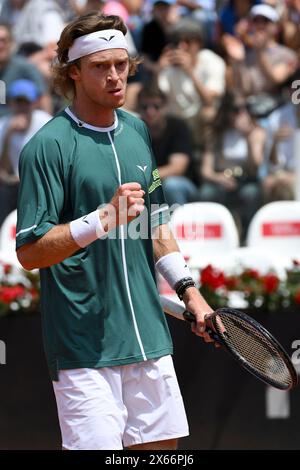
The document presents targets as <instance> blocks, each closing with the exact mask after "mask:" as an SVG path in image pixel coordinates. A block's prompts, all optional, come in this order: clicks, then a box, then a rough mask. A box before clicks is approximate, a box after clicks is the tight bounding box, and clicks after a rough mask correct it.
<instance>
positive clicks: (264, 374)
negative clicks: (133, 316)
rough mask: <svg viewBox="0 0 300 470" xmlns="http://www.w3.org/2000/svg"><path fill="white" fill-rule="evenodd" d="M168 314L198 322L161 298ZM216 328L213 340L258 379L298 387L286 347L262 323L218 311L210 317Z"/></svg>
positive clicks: (211, 332) (234, 312) (237, 313)
mask: <svg viewBox="0 0 300 470" xmlns="http://www.w3.org/2000/svg"><path fill="white" fill-rule="evenodd" d="M160 299H161V304H162V307H163V310H164V312H165V313H168V314H169V315H172V316H173V317H175V318H177V319H179V320H185V321H187V322H190V323H192V322H195V316H194V314H193V313H191V312H188V311H187V310H185V307H184V306H183V305H182V304H179V303H178V302H175V301H174V300H171V299H169V298H167V297H164V296H162V295H161V296H160ZM206 320H209V322H210V324H211V325H212V328H213V329H207V330H206V331H207V333H209V335H210V337H211V338H212V339H214V340H215V341H216V342H218V343H219V344H221V345H222V346H224V348H225V350H226V351H227V352H228V353H230V354H231V356H232V357H233V358H234V359H235V360H237V361H238V363H239V364H240V365H241V366H242V367H244V368H245V369H246V370H248V371H249V372H251V373H252V374H253V375H254V376H255V377H256V378H258V379H260V380H262V381H263V382H265V383H266V384H268V385H272V387H275V388H278V389H280V390H291V389H292V388H294V387H295V386H296V385H297V382H298V377H297V373H296V371H295V368H294V366H293V364H292V362H291V360H290V358H289V356H288V354H287V353H286V351H285V350H284V349H283V347H282V346H281V345H280V344H279V342H278V341H277V340H276V339H275V338H274V337H273V336H272V335H271V333H269V332H268V331H267V330H266V329H265V328H264V327H263V326H262V325H260V323H258V322H257V321H256V320H254V319H253V318H251V317H249V316H248V315H246V314H245V313H243V312H240V311H239V310H236V309H233V308H219V309H217V310H216V311H215V312H213V313H212V314H209V315H207V317H206Z"/></svg>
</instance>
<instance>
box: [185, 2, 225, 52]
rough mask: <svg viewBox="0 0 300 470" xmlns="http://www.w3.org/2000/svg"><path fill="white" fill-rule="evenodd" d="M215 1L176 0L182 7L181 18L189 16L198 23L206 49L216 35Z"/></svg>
mask: <svg viewBox="0 0 300 470" xmlns="http://www.w3.org/2000/svg"><path fill="white" fill-rule="evenodd" d="M216 3H217V2H216V0H177V4H178V5H182V7H183V8H182V10H183V11H182V16H185V15H187V16H190V17H192V18H194V19H195V20H197V21H198V22H199V23H200V26H201V29H202V30H203V41H204V44H205V46H206V47H209V46H213V42H214V40H215V34H216V25H217V19H218V16H217V12H216V8H217V5H216Z"/></svg>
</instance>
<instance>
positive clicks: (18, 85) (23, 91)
mask: <svg viewBox="0 0 300 470" xmlns="http://www.w3.org/2000/svg"><path fill="white" fill-rule="evenodd" d="M38 97H39V94H38V89H37V86H36V84H35V83H34V82H32V81H31V80H26V79H20V80H15V81H14V82H12V84H11V85H10V86H9V88H8V98H10V99H15V98H25V99H27V100H28V101H30V102H32V101H35V100H37V99H38Z"/></svg>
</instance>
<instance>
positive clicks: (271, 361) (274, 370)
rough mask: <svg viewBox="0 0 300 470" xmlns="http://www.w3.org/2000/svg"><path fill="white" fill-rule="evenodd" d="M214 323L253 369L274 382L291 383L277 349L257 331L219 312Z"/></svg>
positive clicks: (240, 356) (249, 325) (287, 370)
mask: <svg viewBox="0 0 300 470" xmlns="http://www.w3.org/2000/svg"><path fill="white" fill-rule="evenodd" d="M214 326H215V328H216V330H217V332H218V334H219V335H220V336H221V337H222V338H223V340H224V341H225V343H227V345H228V346H229V347H230V348H231V349H232V350H233V351H234V352H235V353H236V354H237V355H238V356H239V358H240V360H242V361H243V362H245V363H247V364H248V366H250V367H251V368H252V369H253V370H254V371H255V372H258V373H260V374H261V375H262V376H264V377H266V378H268V379H271V380H273V381H275V382H277V383H280V384H285V385H286V386H290V385H291V384H292V378H291V374H290V371H289V369H288V367H287V366H286V364H285V361H284V360H283V358H282V357H281V355H280V353H279V352H278V350H277V349H276V348H275V347H274V346H273V344H272V342H271V341H269V340H268V338H267V337H265V336H264V335H263V334H262V333H261V332H260V331H259V330H257V329H256V328H254V327H253V326H252V325H251V324H249V323H248V322H245V321H244V320H243V319H242V318H238V317H233V316H232V315H228V314H222V315H221V316H219V315H218V316H217V317H215V319H214Z"/></svg>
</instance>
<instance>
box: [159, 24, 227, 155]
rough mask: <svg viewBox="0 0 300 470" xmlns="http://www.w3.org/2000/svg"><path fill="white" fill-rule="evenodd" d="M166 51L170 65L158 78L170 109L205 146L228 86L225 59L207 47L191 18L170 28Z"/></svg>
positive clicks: (196, 142) (196, 141)
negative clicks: (205, 47) (226, 84)
mask: <svg viewBox="0 0 300 470" xmlns="http://www.w3.org/2000/svg"><path fill="white" fill-rule="evenodd" d="M169 41H170V44H169V46H168V50H167V51H166V53H165V63H166V67H165V68H164V69H163V70H162V71H161V72H160V74H159V77H158V80H159V86H160V88H161V90H162V91H163V92H164V93H165V94H166V95H167V97H168V110H169V112H170V113H171V114H173V115H175V116H177V117H181V118H182V119H184V120H185V121H186V122H187V123H188V124H189V126H190V128H191V130H192V133H193V139H194V141H195V144H196V145H197V146H198V147H200V148H201V146H203V141H204V140H205V138H207V135H208V132H209V129H210V126H211V124H212V122H213V120H214V119H215V116H216V112H217V109H218V105H219V100H220V98H221V97H222V95H223V93H224V89H225V70H226V68H225V62H224V61H223V59H221V57H219V56H218V55H217V54H215V53H214V52H212V51H211V50H209V49H204V48H203V41H202V33H201V28H200V26H199V24H198V23H197V22H195V21H194V20H191V19H187V18H184V19H181V20H180V21H179V22H178V23H176V24H175V25H174V26H173V27H172V28H171V30H170V35H169Z"/></svg>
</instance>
